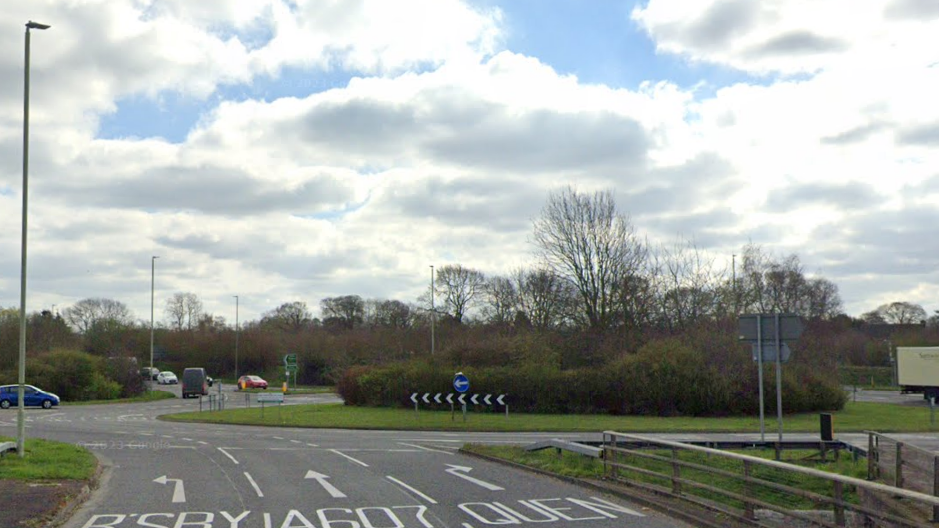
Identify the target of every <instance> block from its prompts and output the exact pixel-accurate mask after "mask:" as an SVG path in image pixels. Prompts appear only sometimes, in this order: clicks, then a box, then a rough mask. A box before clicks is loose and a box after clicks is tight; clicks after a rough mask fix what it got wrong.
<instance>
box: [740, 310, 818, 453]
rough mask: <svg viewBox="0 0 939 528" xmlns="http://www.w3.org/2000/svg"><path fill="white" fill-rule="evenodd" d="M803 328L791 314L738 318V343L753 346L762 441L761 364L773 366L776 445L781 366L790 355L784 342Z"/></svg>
mask: <svg viewBox="0 0 939 528" xmlns="http://www.w3.org/2000/svg"><path fill="white" fill-rule="evenodd" d="M803 328H804V326H803V324H802V319H800V318H799V316H798V315H794V314H778V313H776V314H748V315H741V316H740V319H739V321H738V329H739V332H740V340H741V341H748V342H751V343H753V355H754V356H755V358H756V362H757V376H758V380H759V386H760V441H763V442H765V441H766V424H765V418H764V408H765V406H764V403H763V361H764V360H770V361H774V362H775V363H776V418H777V421H778V425H779V442H780V443H782V430H783V423H782V364H783V362H785V361H788V360H789V355H790V352H789V347H788V346H786V344H785V342H786V341H794V340H796V339H798V338H799V336H801V335H802V330H803ZM767 348H769V350H767ZM767 352H769V354H767ZM778 453H779V451H778V450H777V454H778Z"/></svg>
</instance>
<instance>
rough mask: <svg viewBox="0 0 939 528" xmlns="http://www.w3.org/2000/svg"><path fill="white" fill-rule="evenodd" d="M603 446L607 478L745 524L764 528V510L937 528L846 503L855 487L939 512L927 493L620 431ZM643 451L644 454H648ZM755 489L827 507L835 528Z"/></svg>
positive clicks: (938, 502)
mask: <svg viewBox="0 0 939 528" xmlns="http://www.w3.org/2000/svg"><path fill="white" fill-rule="evenodd" d="M603 441H604V457H603V466H604V474H605V475H606V477H607V478H610V479H612V480H617V481H621V482H625V483H627V484H628V485H630V486H634V487H637V488H640V489H646V490H648V491H652V492H655V493H664V494H667V495H671V496H674V497H678V498H681V499H684V500H687V501H690V502H694V503H697V504H700V505H703V506H706V507H708V508H711V509H714V510H719V511H723V512H725V513H727V514H729V515H732V516H734V517H736V518H738V519H740V520H745V521H748V522H751V523H755V524H759V523H758V522H757V517H756V509H757V508H762V509H765V510H770V511H775V512H777V513H780V514H782V515H784V516H786V517H790V518H793V519H799V520H801V521H804V522H808V523H811V524H814V525H817V526H830V527H841V526H846V515H845V513H846V512H848V511H851V512H855V514H857V515H859V516H861V517H862V519H863V522H864V523H865V525H867V524H870V522H871V521H872V520H878V521H883V522H885V523H887V525H888V526H913V527H927V526H934V525H931V524H929V523H928V522H924V521H922V520H918V519H912V518H908V517H903V516H900V515H895V514H891V513H886V512H884V511H880V510H877V509H873V508H868V507H865V506H862V505H859V504H853V503H851V502H849V501H847V500H846V499H845V491H846V488H847V487H853V488H854V489H856V490H858V492H859V493H860V492H862V491H863V492H865V493H871V494H878V495H887V496H894V497H902V498H903V499H905V500H907V501H910V502H913V503H916V504H919V505H922V506H927V507H929V508H933V507H937V506H939V497H934V496H932V495H927V494H925V493H920V492H916V491H910V490H904V489H900V488H896V487H893V486H888V485H885V484H880V483H877V482H870V481H867V480H862V479H858V478H853V477H848V476H844V475H839V474H836V473H829V472H825V471H820V470H817V469H812V468H807V467H802V466H797V465H794V464H787V463H784V462H777V461H775V460H768V459H764V458H759V457H755V456H750V455H743V454H739V453H728V452H725V451H720V450H717V449H711V448H708V447H701V446H695V445H690V444H684V443H681V442H673V441H668V440H660V439H657V438H651V437H647V436H641V435H634V434H626V433H618V432H615V431H605V432H604V433H603ZM650 447H653V448H656V449H657V450H666V451H670V456H663V455H661V454H655V453H650V452H648V448H650ZM642 448H645V450H643V449H642ZM681 451H691V452H697V453H701V454H704V455H706V456H707V457H709V458H711V457H713V458H715V459H720V460H725V461H726V460H735V461H737V462H740V466H741V469H742V471H741V472H740V473H737V472H735V471H734V470H733V469H732V468H731V466H732V465H731V464H726V465H725V467H722V468H717V467H714V466H711V465H706V464H703V463H697V462H691V461H687V460H681V459H680V457H679V453H680V452H681ZM631 459H632V460H633V462H632V463H630V460H631ZM650 460H651V461H656V462H657V463H658V464H659V465H660V466H664V467H666V468H667V469H666V470H665V472H658V471H655V470H652V469H650V465H651V464H649V463H648V462H646V465H645V466H641V465H639V464H637V462H636V461H650ZM759 468H774V469H775V470H779V471H782V472H784V473H788V474H798V475H803V476H808V477H812V478H815V479H819V480H821V481H825V482H828V483H829V484H830V485H831V488H830V489H831V491H830V494H827V495H822V494H820V493H815V492H810V491H806V490H803V489H799V488H795V487H793V486H789V485H786V484H782V483H780V482H775V481H773V480H769V479H767V478H762V477H760V476H758V475H756V473H757V470H758V469H759ZM683 470H692V471H694V472H698V473H699V474H700V473H705V474H709V475H714V476H718V477H721V478H724V479H730V480H732V481H736V482H738V483H739V484H740V486H738V487H740V488H742V492H739V493H738V492H736V491H731V490H729V489H727V487H724V486H715V485H710V484H705V483H703V482H700V481H697V480H694V479H692V478H688V477H689V475H688V471H686V472H685V474H684V475H683ZM761 471H763V472H764V473H765V472H766V470H765V469H762V470H761ZM624 473H625V474H624ZM628 475H638V476H644V477H646V479H647V480H648V479H649V477H652V478H654V479H655V480H659V481H662V482H668V483H670V486H661V485H655V484H652V483H649V482H643V481H642V480H641V479H639V478H635V477H633V478H630V477H629V476H628ZM691 488H695V489H697V490H699V491H701V492H706V493H709V494H712V495H714V496H720V497H724V498H725V499H730V500H732V501H736V502H737V503H739V504H742V505H743V508H742V510H741V509H740V508H736V507H733V506H730V505H722V504H718V503H716V502H713V501H709V500H706V499H703V498H701V497H698V496H696V495H694V494H691V493H688V492H687V490H689V489H691ZM756 488H761V489H767V490H773V491H778V492H782V493H784V494H787V495H791V496H797V497H801V498H804V499H807V500H809V501H812V502H814V503H817V504H826V505H827V506H828V507H829V508H830V511H831V512H832V515H833V518H834V523H831V522H828V521H826V520H823V519H821V518H819V517H817V516H813V515H809V514H807V513H806V512H801V511H796V510H793V509H791V508H787V507H784V506H780V505H778V504H773V503H771V502H768V501H767V500H762V499H760V498H758V497H757V496H756V494H755V491H756Z"/></svg>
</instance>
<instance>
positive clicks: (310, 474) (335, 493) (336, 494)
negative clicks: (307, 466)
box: [304, 469, 346, 499]
mask: <svg viewBox="0 0 939 528" xmlns="http://www.w3.org/2000/svg"><path fill="white" fill-rule="evenodd" d="M304 478H308V479H313V480H315V481H317V482H319V483H320V485H321V486H323V489H325V490H326V491H327V492H329V495H330V496H331V497H332V498H334V499H344V498H346V494H345V493H343V492H341V491H339V490H338V489H336V487H335V486H333V485H332V484H330V483H329V482H327V481H326V479H328V478H329V475H324V474H322V473H317V472H316V471H313V470H312V469H311V470H309V471H307V472H306V477H304Z"/></svg>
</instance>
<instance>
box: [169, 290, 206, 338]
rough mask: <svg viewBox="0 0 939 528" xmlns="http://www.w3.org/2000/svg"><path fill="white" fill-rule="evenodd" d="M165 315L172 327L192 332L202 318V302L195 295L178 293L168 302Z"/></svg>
mask: <svg viewBox="0 0 939 528" xmlns="http://www.w3.org/2000/svg"><path fill="white" fill-rule="evenodd" d="M164 313H165V314H166V318H167V319H168V320H169V323H170V326H171V327H173V328H176V329H177V330H182V329H184V328H185V329H186V330H192V329H193V328H195V327H197V326H198V325H199V319H200V318H201V317H202V301H201V300H199V296H198V295H196V294H194V293H189V292H176V293H174V294H173V296H172V297H170V298H169V299H167V300H166V308H165V309H164Z"/></svg>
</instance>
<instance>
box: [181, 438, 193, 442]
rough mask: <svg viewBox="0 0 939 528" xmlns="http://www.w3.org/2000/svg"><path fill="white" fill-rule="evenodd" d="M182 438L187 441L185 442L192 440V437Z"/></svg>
mask: <svg viewBox="0 0 939 528" xmlns="http://www.w3.org/2000/svg"><path fill="white" fill-rule="evenodd" d="M183 440H185V441H187V442H192V438H183Z"/></svg>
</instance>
